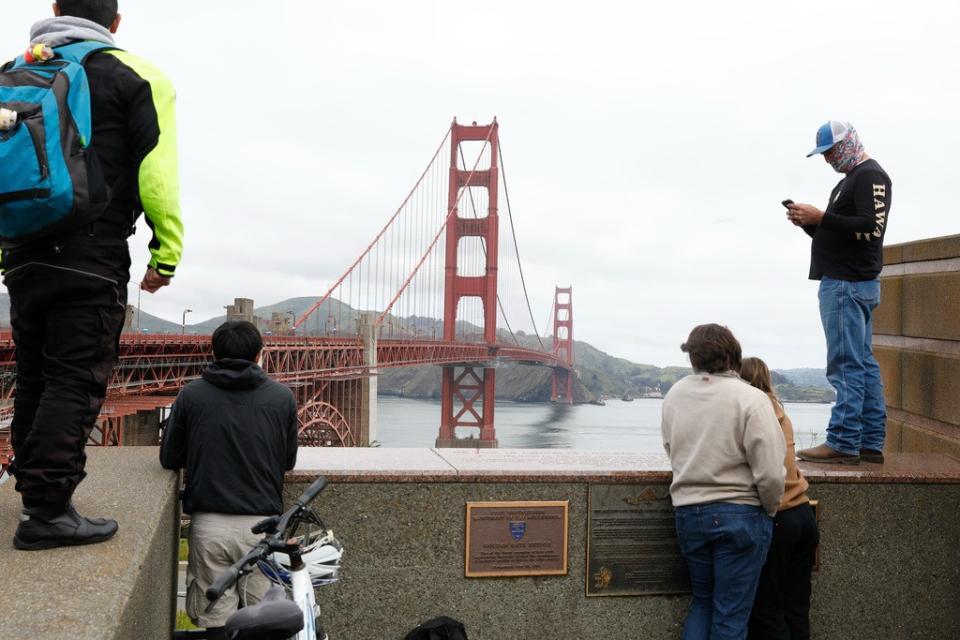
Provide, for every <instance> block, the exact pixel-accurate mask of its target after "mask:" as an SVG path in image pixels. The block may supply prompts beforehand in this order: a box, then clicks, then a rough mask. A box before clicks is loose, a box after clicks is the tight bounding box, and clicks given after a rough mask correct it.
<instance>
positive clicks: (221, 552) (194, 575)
mask: <svg viewBox="0 0 960 640" xmlns="http://www.w3.org/2000/svg"><path fill="white" fill-rule="evenodd" d="M265 517H266V516H236V515H229V514H224V513H194V514H193V515H192V516H191V518H190V556H189V558H188V561H187V603H186V604H187V615H188V616H190V620H192V621H193V623H194V624H195V625H197V626H200V627H222V626H223V625H224V624H225V623H226V621H227V618H229V617H230V615H231V614H232V613H233V612H234V611H236V610H237V607H238V606H239V604H240V603H243V605H244V606H250V605H254V604H256V603H257V602H259V601H260V598H262V597H263V594H264V593H265V592H266V590H267V589H268V588H269V587H270V581H269V580H267V578H266V576H264V575H263V574H262V573H260V571H259V570H257V569H256V568H255V569H254V570H253V572H252V573H250V574H248V575H246V576H244V577H242V578H240V581H239V582H238V583H237V585H236V586H234V587H231V588H230V589H228V590H227V591H225V592H224V594H223V597H221V598H220V599H219V600H217V602H216V604H214V606H213V608H212V609H211V610H210V612H209V613H207V612H206V608H207V605H209V604H210V603H209V601H208V600H207V597H206V595H204V594H205V592H206V590H207V588H208V587H210V585H212V584H213V582H214V580H216V579H217V576H219V575H220V574H221V573H223V572H224V571H226V570H227V569H229V568H230V565H232V564H233V563H234V562H236V561H237V560H239V559H240V558H242V557H243V556H244V555H246V553H247V552H248V551H250V549H251V547H253V546H254V545H256V544H257V543H258V542H260V538H261V536H258V535H255V534H253V533H251V532H250V528H251V527H252V526H253V525H255V524H256V523H258V522H260V521H261V520H263V519H264V518H265Z"/></svg>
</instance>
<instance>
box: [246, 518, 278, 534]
mask: <svg viewBox="0 0 960 640" xmlns="http://www.w3.org/2000/svg"><path fill="white" fill-rule="evenodd" d="M278 524H280V516H270V517H269V518H266V519H264V520H261V521H260V522H258V523H257V524H255V525H253V527H252V528H251V529H250V531H251V532H253V533H255V534H258V535H259V534H261V533H276V532H277V525H278Z"/></svg>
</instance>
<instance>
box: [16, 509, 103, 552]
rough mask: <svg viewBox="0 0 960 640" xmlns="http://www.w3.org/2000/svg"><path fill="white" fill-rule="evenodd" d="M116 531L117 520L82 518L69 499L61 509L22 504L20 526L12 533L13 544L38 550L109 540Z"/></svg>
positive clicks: (21, 547) (17, 546)
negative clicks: (24, 506)
mask: <svg viewBox="0 0 960 640" xmlns="http://www.w3.org/2000/svg"><path fill="white" fill-rule="evenodd" d="M58 512H59V513H58ZM116 532H117V521H116V520H108V519H106V518H84V517H83V516H81V515H80V514H79V513H77V510H76V509H74V508H73V503H72V502H68V503H67V504H66V506H65V507H64V508H62V509H48V508H31V509H26V508H25V509H24V510H23V515H21V516H20V526H18V527H17V531H16V533H14V534H13V546H14V547H16V548H17V549H26V550H30V551H37V550H39V549H53V548H54V547H69V546H74V545H80V544H94V543H96V542H103V541H105V540H109V539H110V538H112V537H113V534H115V533H116Z"/></svg>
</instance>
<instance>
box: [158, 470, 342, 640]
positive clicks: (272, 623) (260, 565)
mask: <svg viewBox="0 0 960 640" xmlns="http://www.w3.org/2000/svg"><path fill="white" fill-rule="evenodd" d="M326 485H327V480H326V478H323V477H320V478H317V480H316V481H315V482H314V483H313V484H311V485H310V486H309V487H308V488H307V490H306V491H304V492H303V495H301V496H300V497H299V498H298V499H297V500H296V502H294V504H293V506H292V507H291V508H290V509H288V510H287V511H286V512H284V513H283V514H282V515H280V516H271V517H269V518H266V519H264V520H261V521H260V522H258V523H257V524H256V525H254V527H253V528H252V529H251V530H252V531H253V533H255V534H258V535H259V534H264V536H263V539H262V540H261V541H260V542H258V543H257V544H256V545H255V546H254V547H253V548H252V549H251V550H250V551H249V552H248V553H247V554H246V555H244V556H243V557H242V558H241V559H240V560H238V561H237V562H235V563H234V564H233V566H231V567H230V568H229V569H227V570H226V571H225V572H224V573H222V574H220V575H219V576H218V577H217V579H216V580H215V581H214V582H213V584H212V585H211V586H210V588H208V589H207V591H206V597H207V600H209V601H210V603H211V604H210V606H211V607H212V606H213V603H214V602H216V601H217V600H218V599H219V598H220V596H222V595H223V593H224V592H225V591H226V590H227V589H229V588H230V587H232V586H233V585H234V584H236V583H237V581H238V580H239V579H240V578H241V577H242V576H244V575H246V574H248V573H250V572H252V571H260V572H262V573H263V574H264V575H265V576H266V577H267V578H268V579H269V580H270V581H271V582H273V583H274V586H273V587H271V588H270V589H269V590H268V591H267V593H266V594H264V596H263V598H262V599H261V601H260V602H259V603H257V604H255V605H253V606H251V607H243V608H241V609H238V610H237V611H236V612H235V613H234V614H232V615H231V616H230V617H229V618H228V619H227V622H226V625H225V630H226V632H227V636H228V637H230V638H233V639H234V640H288V639H289V640H329V636H327V634H326V632H325V631H324V630H323V628H322V627H321V626H320V625H319V623H318V622H317V620H318V618H319V616H320V608H319V606H318V605H317V601H316V596H315V594H314V588H315V587H318V586H324V585H327V584H332V583H333V582H336V581H337V579H338V574H339V568H340V558H341V557H342V555H343V548H342V547H341V546H340V543H339V542H337V540H336V538H334V536H333V532H332V531H331V530H329V529H327V528H326V526H325V525H324V524H323V521H322V520H321V519H320V518H319V516H317V514H316V513H315V512H314V511H313V509H311V508H310V506H309V505H310V503H311V502H312V501H313V499H314V498H316V497H317V495H318V494H319V493H320V492H321V491H323V489H324V487H326ZM301 525H303V526H304V533H303V534H301V535H298V532H299V530H300V527H301ZM288 596H289V599H288V598H287V597H288ZM174 638H175V639H178V640H181V639H182V640H186V639H190V640H199V639H201V638H206V635H205V632H203V631H186V632H176V633H175V634H174Z"/></svg>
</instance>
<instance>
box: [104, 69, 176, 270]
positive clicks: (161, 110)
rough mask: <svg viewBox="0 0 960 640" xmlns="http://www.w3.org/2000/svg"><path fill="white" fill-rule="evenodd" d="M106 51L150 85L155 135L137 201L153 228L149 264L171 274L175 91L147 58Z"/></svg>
mask: <svg viewBox="0 0 960 640" xmlns="http://www.w3.org/2000/svg"><path fill="white" fill-rule="evenodd" d="M109 53H110V54H111V55H113V56H115V57H116V58H117V59H119V60H120V61H121V62H122V63H123V64H125V65H126V66H128V67H129V68H130V69H132V70H133V71H134V72H136V73H137V75H139V76H140V77H141V78H143V79H144V80H145V81H146V82H147V83H148V84H149V87H150V98H151V99H152V101H153V107H154V110H155V111H156V119H157V121H156V124H157V127H158V128H159V135H158V136H157V138H156V143H155V145H153V147H152V148H151V149H150V150H149V151H148V152H147V153H146V155H145V156H144V157H143V160H142V161H141V162H140V168H139V170H138V175H137V178H138V186H139V194H140V203H141V205H142V206H143V212H144V215H145V216H146V220H147V224H148V225H149V226H150V229H151V230H152V231H153V237H152V238H151V240H150V264H149V266H150V267H152V268H154V269H156V270H157V272H158V273H160V274H161V275H164V276H172V275H173V274H174V272H175V271H176V268H177V265H178V264H179V263H180V258H181V255H182V254H183V221H182V220H181V217H180V177H179V163H178V156H177V119H176V109H175V103H176V92H175V91H174V88H173V83H172V82H171V81H170V79H169V78H167V76H166V75H165V74H164V73H163V72H162V71H161V70H160V69H158V68H157V67H156V66H154V65H153V64H152V63H150V62H149V61H147V60H144V59H143V58H139V57H137V56H135V55H132V54H130V53H128V52H126V51H119V50H117V51H110V52H109Z"/></svg>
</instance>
